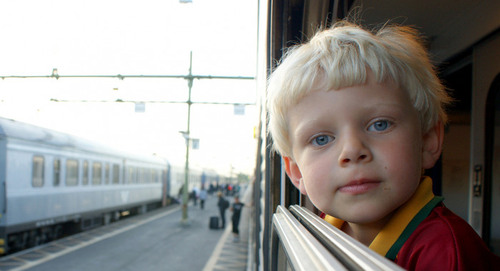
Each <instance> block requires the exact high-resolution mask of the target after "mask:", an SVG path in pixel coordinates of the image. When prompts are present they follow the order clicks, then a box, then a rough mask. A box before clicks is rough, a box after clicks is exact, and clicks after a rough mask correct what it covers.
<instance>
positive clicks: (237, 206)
mask: <svg viewBox="0 0 500 271" xmlns="http://www.w3.org/2000/svg"><path fill="white" fill-rule="evenodd" d="M243 206H244V205H243V203H241V202H240V198H239V196H234V203H233V206H231V211H232V212H233V216H232V217H231V220H232V222H233V236H234V239H233V242H239V241H240V230H239V226H240V216H241V209H242V208H243Z"/></svg>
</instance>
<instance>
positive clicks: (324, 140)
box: [312, 135, 333, 146]
mask: <svg viewBox="0 0 500 271" xmlns="http://www.w3.org/2000/svg"><path fill="white" fill-rule="evenodd" d="M332 140H333V138H332V137H331V136H327V135H320V136H317V137H315V138H314V139H313V140H312V143H313V145H316V146H324V145H326V144H328V143H330V142H331V141H332Z"/></svg>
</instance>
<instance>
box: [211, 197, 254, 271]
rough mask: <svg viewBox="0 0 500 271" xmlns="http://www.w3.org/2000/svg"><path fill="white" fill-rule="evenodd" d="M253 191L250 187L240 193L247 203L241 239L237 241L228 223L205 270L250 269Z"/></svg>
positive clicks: (240, 228)
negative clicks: (249, 254)
mask: <svg viewBox="0 0 500 271" xmlns="http://www.w3.org/2000/svg"><path fill="white" fill-rule="evenodd" d="M251 193H252V191H251V188H249V189H247V190H246V191H242V193H241V194H240V198H241V202H242V203H244V204H245V207H244V208H243V209H242V213H241V217H240V226H239V231H240V236H239V240H238V241H237V242H235V240H234V236H233V234H232V226H231V225H228V226H227V227H226V229H225V230H224V234H223V235H222V237H221V238H220V240H219V243H218V244H217V246H216V247H215V249H214V252H213V254H212V256H211V257H210V259H209V261H208V262H207V264H206V265H205V268H204V269H203V271H212V270H214V271H222V270H250V269H249V265H248V263H247V262H248V252H249V249H251V248H249V246H251V244H252V242H251V240H250V236H252V224H253V222H252V213H253V204H252V202H251V198H252V196H251Z"/></svg>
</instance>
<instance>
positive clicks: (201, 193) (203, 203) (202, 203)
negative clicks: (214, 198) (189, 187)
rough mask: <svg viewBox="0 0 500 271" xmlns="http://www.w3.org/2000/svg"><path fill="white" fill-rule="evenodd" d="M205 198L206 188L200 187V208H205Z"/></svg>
mask: <svg viewBox="0 0 500 271" xmlns="http://www.w3.org/2000/svg"><path fill="white" fill-rule="evenodd" d="M206 199H207V190H205V188H202V189H201V190H200V208H201V209H203V208H205V200H206Z"/></svg>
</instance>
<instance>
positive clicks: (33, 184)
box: [0, 118, 184, 254]
mask: <svg viewBox="0 0 500 271" xmlns="http://www.w3.org/2000/svg"><path fill="white" fill-rule="evenodd" d="M183 174H184V169H182V172H181V173H174V172H171V170H170V165H169V163H168V162H167V161H166V160H165V159H162V158H160V157H155V156H138V155H131V154H127V153H125V152H119V151H116V150H113V149H110V148H108V147H106V146H103V145H98V144H95V143H92V142H89V141H85V140H83V139H80V138H76V137H73V136H69V135H66V134H63V133H59V132H55V131H51V130H48V129H44V128H40V127H36V126H33V125H29V124H25V123H21V122H17V121H13V120H9V119H3V118H0V211H1V213H0V253H1V254H6V253H10V252H14V251H17V250H21V249H24V248H27V247H32V246H35V245H38V244H41V243H44V242H47V241H50V240H54V239H57V238H59V237H61V236H64V235H67V234H70V233H72V232H76V231H80V230H85V229H88V228H92V227H94V226H97V225H102V224H107V223H110V222H112V221H114V220H117V219H119V218H120V217H121V216H122V215H127V214H133V213H142V212H146V211H147V210H148V209H149V208H150V207H153V206H155V205H156V206H161V205H166V204H168V203H169V202H170V201H171V199H172V198H174V197H175V194H176V193H177V191H175V190H173V189H171V187H176V188H177V187H179V186H180V185H181V184H178V183H177V182H182V181H183V180H184V179H182V178H180V179H176V178H171V177H170V176H171V175H183Z"/></svg>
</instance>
